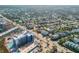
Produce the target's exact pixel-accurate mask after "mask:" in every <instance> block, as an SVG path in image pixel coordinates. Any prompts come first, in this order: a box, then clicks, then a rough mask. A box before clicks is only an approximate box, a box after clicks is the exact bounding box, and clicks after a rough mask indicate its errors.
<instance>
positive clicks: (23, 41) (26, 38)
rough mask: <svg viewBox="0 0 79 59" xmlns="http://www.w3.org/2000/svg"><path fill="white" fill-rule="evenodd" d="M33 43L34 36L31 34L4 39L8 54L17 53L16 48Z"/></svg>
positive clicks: (25, 33)
mask: <svg viewBox="0 0 79 59" xmlns="http://www.w3.org/2000/svg"><path fill="white" fill-rule="evenodd" d="M33 41H34V35H33V34H32V33H31V32H24V33H22V34H19V35H16V36H13V37H9V38H6V39H5V42H4V43H5V46H6V48H7V49H8V51H9V52H19V50H18V48H21V47H23V46H24V45H29V43H32V42H33Z"/></svg>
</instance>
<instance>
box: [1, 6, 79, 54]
mask: <svg viewBox="0 0 79 59" xmlns="http://www.w3.org/2000/svg"><path fill="white" fill-rule="evenodd" d="M0 53H79V6H78V5H76V6H74V5H62V6H61V5H0Z"/></svg>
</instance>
